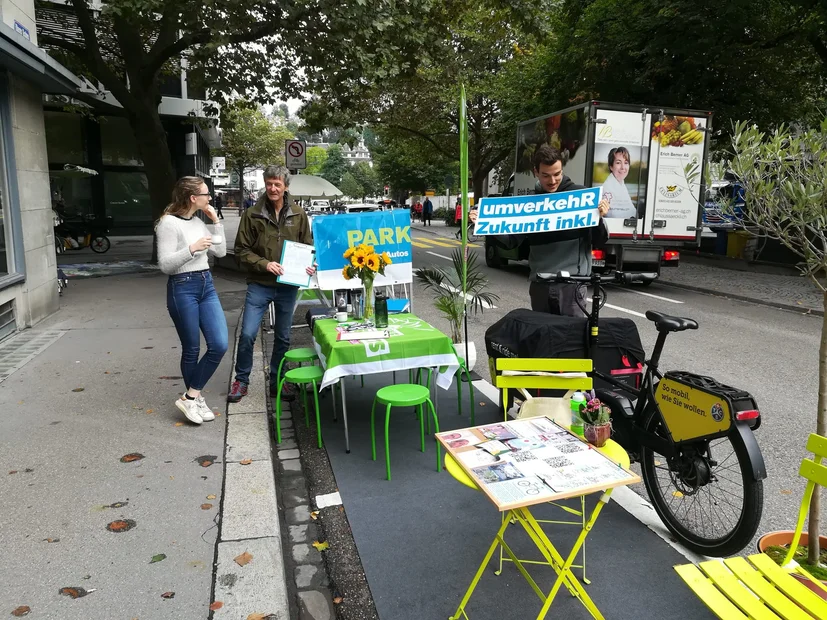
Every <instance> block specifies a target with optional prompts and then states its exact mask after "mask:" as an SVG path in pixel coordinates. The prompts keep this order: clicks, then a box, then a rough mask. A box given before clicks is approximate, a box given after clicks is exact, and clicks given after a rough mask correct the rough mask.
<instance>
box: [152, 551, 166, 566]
mask: <svg viewBox="0 0 827 620" xmlns="http://www.w3.org/2000/svg"><path fill="white" fill-rule="evenodd" d="M166 559H167V556H166V555H165V554H163V553H159V554H157V555H153V556H152V559H151V560H150V561H149V563H150V564H155V562H161V561H163V560H166Z"/></svg>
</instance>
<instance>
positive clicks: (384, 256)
mask: <svg viewBox="0 0 827 620" xmlns="http://www.w3.org/2000/svg"><path fill="white" fill-rule="evenodd" d="M382 261H383V262H384V263H385V264H386V265H392V264H393V261H392V260H391V257H390V256H388V253H387V252H382Z"/></svg>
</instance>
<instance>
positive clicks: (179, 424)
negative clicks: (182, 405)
mask: <svg viewBox="0 0 827 620" xmlns="http://www.w3.org/2000/svg"><path fill="white" fill-rule="evenodd" d="M175 426H184V423H183V422H176V423H175Z"/></svg>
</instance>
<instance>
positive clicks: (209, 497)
mask: <svg viewBox="0 0 827 620" xmlns="http://www.w3.org/2000/svg"><path fill="white" fill-rule="evenodd" d="M207 499H215V495H207Z"/></svg>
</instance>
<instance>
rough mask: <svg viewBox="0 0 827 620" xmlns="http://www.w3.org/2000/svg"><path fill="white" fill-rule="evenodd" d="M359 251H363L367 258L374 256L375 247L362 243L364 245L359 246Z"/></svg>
mask: <svg viewBox="0 0 827 620" xmlns="http://www.w3.org/2000/svg"><path fill="white" fill-rule="evenodd" d="M359 249H360V250H362V252H363V253H364V254H365V256H368V255H370V254H373V246H372V245H367V244H366V243H362V244H360V245H359Z"/></svg>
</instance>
